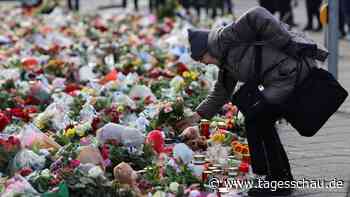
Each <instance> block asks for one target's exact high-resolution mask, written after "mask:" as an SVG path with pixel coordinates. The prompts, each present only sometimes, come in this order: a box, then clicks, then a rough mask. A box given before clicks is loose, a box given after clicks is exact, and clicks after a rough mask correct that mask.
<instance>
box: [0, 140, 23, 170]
mask: <svg viewBox="0 0 350 197" xmlns="http://www.w3.org/2000/svg"><path fill="white" fill-rule="evenodd" d="M20 146H21V142H20V140H19V139H18V138H17V137H16V136H5V135H1V136H0V169H1V171H3V172H4V171H5V170H6V169H7V166H8V164H9V163H10V161H11V159H12V158H14V156H15V155H16V153H17V152H18V151H19V150H20Z"/></svg>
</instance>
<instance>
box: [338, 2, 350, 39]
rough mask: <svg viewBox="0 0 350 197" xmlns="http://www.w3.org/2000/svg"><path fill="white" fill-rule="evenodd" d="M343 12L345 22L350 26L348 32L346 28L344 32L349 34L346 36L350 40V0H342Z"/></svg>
mask: <svg viewBox="0 0 350 197" xmlns="http://www.w3.org/2000/svg"><path fill="white" fill-rule="evenodd" d="M340 7H341V12H342V15H343V17H344V23H345V24H346V25H347V27H348V31H347V33H346V32H345V30H344V34H347V35H346V37H347V39H348V40H350V1H349V0H341V1H340Z"/></svg>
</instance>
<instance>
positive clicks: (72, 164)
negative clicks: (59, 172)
mask: <svg viewBox="0 0 350 197" xmlns="http://www.w3.org/2000/svg"><path fill="white" fill-rule="evenodd" d="M79 165H80V161H79V160H77V159H73V160H71V161H70V162H69V167H71V168H76V167H78V166H79Z"/></svg>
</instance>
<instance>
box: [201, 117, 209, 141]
mask: <svg viewBox="0 0 350 197" xmlns="http://www.w3.org/2000/svg"><path fill="white" fill-rule="evenodd" d="M209 126H210V123H209V120H205V119H203V120H201V123H200V125H199V128H200V131H201V135H202V136H205V137H206V138H207V139H209V137H210V132H209Z"/></svg>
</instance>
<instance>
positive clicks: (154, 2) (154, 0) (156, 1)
mask: <svg viewBox="0 0 350 197" xmlns="http://www.w3.org/2000/svg"><path fill="white" fill-rule="evenodd" d="M165 3H166V0H149V10H150V11H154V10H159V8H160V7H161V6H162V5H164V4H165Z"/></svg>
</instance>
